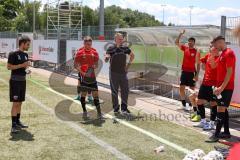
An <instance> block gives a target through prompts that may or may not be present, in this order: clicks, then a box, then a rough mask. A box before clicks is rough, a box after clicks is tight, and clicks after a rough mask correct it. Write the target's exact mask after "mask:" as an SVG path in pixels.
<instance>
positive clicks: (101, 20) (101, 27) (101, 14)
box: [99, 0, 104, 37]
mask: <svg viewBox="0 0 240 160" xmlns="http://www.w3.org/2000/svg"><path fill="white" fill-rule="evenodd" d="M99 36H101V37H102V36H103V37H104V0H100V9H99Z"/></svg>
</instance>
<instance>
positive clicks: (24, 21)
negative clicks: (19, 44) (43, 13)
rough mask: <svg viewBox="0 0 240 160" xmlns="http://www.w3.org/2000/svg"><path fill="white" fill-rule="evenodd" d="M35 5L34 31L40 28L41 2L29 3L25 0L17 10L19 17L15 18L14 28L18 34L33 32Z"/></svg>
mask: <svg viewBox="0 0 240 160" xmlns="http://www.w3.org/2000/svg"><path fill="white" fill-rule="evenodd" d="M34 3H35V19H36V29H40V28H41V21H40V19H41V17H40V12H39V11H40V7H41V2H36V1H35V2H34V1H32V2H29V0H25V1H24V2H22V5H21V8H20V9H19V15H18V16H17V17H16V18H15V23H14V28H15V30H17V31H19V32H31V31H33V6H34Z"/></svg>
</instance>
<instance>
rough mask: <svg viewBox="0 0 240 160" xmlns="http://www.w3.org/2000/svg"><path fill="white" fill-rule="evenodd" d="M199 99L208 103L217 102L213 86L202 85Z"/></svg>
mask: <svg viewBox="0 0 240 160" xmlns="http://www.w3.org/2000/svg"><path fill="white" fill-rule="evenodd" d="M198 99H204V100H206V101H208V102H210V101H216V96H215V95H214V94H213V89H212V86H205V85H203V84H202V85H201V87H200V89H199V92H198Z"/></svg>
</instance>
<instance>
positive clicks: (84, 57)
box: [74, 36, 102, 118]
mask: <svg viewBox="0 0 240 160" xmlns="http://www.w3.org/2000/svg"><path fill="white" fill-rule="evenodd" d="M98 60H99V56H98V53H97V51H96V49H94V48H92V38H91V37H89V36H86V37H84V48H83V49H81V50H79V51H78V52H77V54H76V56H75V59H74V66H75V68H77V69H78V71H79V73H80V75H81V82H80V87H79V90H80V91H81V98H80V101H81V105H82V108H83V117H84V118H87V109H86V100H85V98H86V95H87V93H88V92H89V91H90V92H92V95H93V97H94V100H93V101H94V105H95V106H96V109H97V116H98V118H101V117H102V115H101V108H100V102H99V96H98V85H97V80H96V75H95V69H96V68H97V65H98Z"/></svg>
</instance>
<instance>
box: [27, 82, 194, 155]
mask: <svg viewBox="0 0 240 160" xmlns="http://www.w3.org/2000/svg"><path fill="white" fill-rule="evenodd" d="M29 81H31V82H32V83H34V84H36V85H38V86H41V87H43V88H45V89H46V90H48V91H50V92H52V93H55V94H57V95H59V96H62V97H64V98H66V99H68V100H71V101H73V102H74V103H77V104H81V103H80V102H79V101H75V100H73V98H71V97H69V96H67V95H64V94H62V93H59V92H57V91H55V90H53V89H51V88H49V87H47V86H45V85H43V84H41V83H39V82H36V81H34V80H32V79H29ZM86 106H87V108H89V109H94V108H93V107H91V106H89V105H86ZM104 116H105V117H107V118H110V119H115V120H117V121H118V122H119V123H121V124H123V125H125V126H127V127H129V128H132V129H134V130H136V131H138V132H140V133H142V134H144V135H147V136H148V137H151V138H153V139H155V140H157V141H159V142H161V143H163V144H166V145H168V146H170V147H172V148H174V149H176V150H178V151H180V152H183V153H185V154H187V153H190V151H189V150H188V149H186V148H183V147H182V146H180V145H177V144H175V143H173V142H170V141H168V140H166V139H164V138H161V137H159V136H157V135H155V134H153V133H151V132H149V131H147V130H144V129H142V128H140V127H137V126H135V125H132V124H131V123H128V122H126V121H124V120H121V119H118V118H115V117H113V116H112V115H110V114H104Z"/></svg>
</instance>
